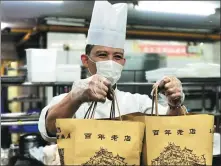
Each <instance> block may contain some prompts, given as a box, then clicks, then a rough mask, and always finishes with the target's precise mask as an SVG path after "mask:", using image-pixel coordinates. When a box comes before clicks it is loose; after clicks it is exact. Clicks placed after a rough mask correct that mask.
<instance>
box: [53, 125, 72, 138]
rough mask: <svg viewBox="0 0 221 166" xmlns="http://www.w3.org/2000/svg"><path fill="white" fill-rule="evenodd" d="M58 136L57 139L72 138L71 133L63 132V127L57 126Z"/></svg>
mask: <svg viewBox="0 0 221 166" xmlns="http://www.w3.org/2000/svg"><path fill="white" fill-rule="evenodd" d="M56 137H57V139H70V138H71V133H68V134H61V128H60V127H57V133H56Z"/></svg>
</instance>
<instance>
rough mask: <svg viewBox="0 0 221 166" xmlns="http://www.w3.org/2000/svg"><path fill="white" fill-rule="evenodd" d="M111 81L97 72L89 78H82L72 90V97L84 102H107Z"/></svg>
mask: <svg viewBox="0 0 221 166" xmlns="http://www.w3.org/2000/svg"><path fill="white" fill-rule="evenodd" d="M110 86H111V83H110V81H108V79H106V78H105V77H103V76H101V75H98V74H95V75H93V76H91V77H89V78H87V79H82V80H79V81H77V82H75V83H74V84H73V86H72V90H71V98H72V99H75V100H78V101H79V102H81V103H84V102H91V101H97V102H105V100H106V97H107V93H108V90H109V87H110Z"/></svg>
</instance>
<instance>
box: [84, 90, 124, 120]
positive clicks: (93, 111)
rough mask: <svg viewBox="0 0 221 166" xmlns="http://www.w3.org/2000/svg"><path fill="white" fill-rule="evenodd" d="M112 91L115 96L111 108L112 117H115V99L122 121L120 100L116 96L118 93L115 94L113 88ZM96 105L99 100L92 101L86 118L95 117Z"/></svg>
mask: <svg viewBox="0 0 221 166" xmlns="http://www.w3.org/2000/svg"><path fill="white" fill-rule="evenodd" d="M110 93H111V94H112V96H113V99H112V104H111V110H110V119H113V118H115V101H116V104H117V110H118V113H119V119H120V120H121V121H122V117H121V114H120V108H119V104H118V100H117V97H116V94H115V92H114V89H113V88H111V89H110ZM96 106H97V102H92V103H91V105H90V107H89V108H88V110H87V112H86V114H85V116H84V119H94V114H95V109H96Z"/></svg>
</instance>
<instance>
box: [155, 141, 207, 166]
mask: <svg viewBox="0 0 221 166" xmlns="http://www.w3.org/2000/svg"><path fill="white" fill-rule="evenodd" d="M151 165H196V166H202V165H204V166H205V165H206V158H205V156H204V155H201V156H197V155H196V154H194V152H193V150H191V149H188V148H186V147H185V148H184V149H181V148H180V146H176V145H175V144H174V143H169V144H168V146H166V147H164V149H163V151H162V152H161V153H160V156H159V157H157V158H155V159H154V160H152V161H151Z"/></svg>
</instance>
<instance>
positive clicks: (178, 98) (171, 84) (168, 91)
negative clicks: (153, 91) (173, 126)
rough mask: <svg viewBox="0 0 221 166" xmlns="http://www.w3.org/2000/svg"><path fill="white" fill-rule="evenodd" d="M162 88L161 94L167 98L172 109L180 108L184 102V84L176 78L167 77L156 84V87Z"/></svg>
mask: <svg viewBox="0 0 221 166" xmlns="http://www.w3.org/2000/svg"><path fill="white" fill-rule="evenodd" d="M156 86H159V88H162V91H161V93H162V94H164V95H165V96H166V97H167V100H168V104H169V105H170V106H172V107H176V106H180V104H181V103H182V102H183V101H182V100H183V92H182V84H181V82H180V80H179V79H177V78H176V77H174V76H166V77H164V78H163V79H162V80H161V81H159V82H157V83H155V84H154V87H156Z"/></svg>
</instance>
